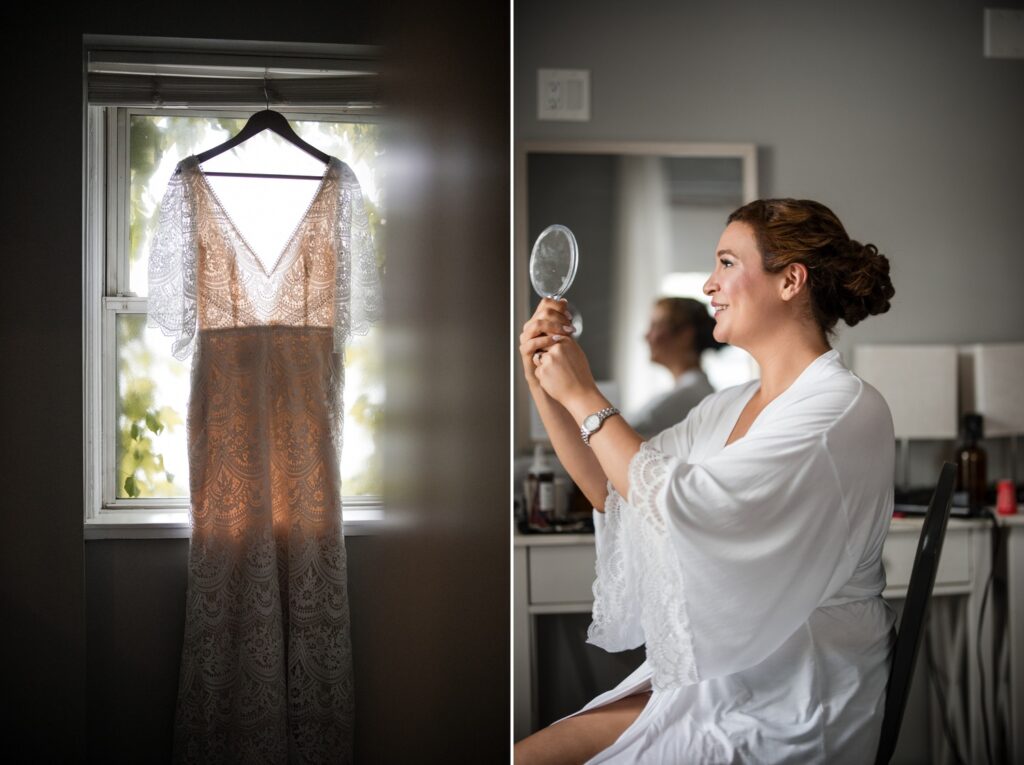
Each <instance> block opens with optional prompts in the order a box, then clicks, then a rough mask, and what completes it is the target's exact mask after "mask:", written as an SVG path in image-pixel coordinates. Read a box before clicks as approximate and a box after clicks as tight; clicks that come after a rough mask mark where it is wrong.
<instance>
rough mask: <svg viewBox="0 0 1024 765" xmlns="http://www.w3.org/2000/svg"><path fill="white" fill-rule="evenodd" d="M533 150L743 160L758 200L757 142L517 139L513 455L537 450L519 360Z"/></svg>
mask: <svg viewBox="0 0 1024 765" xmlns="http://www.w3.org/2000/svg"><path fill="white" fill-rule="evenodd" d="M529 154H616V155H623V154H625V155H629V154H633V155H657V156H660V157H735V158H738V159H740V160H741V161H742V163H743V203H744V204H746V203H747V202H753V201H754V200H755V199H757V198H758V177H757V145H756V144H753V143H689V142H679V143H677V142H657V141H651V142H647V141H517V142H516V145H515V154H514V167H513V184H514V185H513V190H514V198H513V211H512V214H513V224H512V228H513V235H512V238H513V251H512V290H513V300H512V324H513V332H512V338H513V344H512V345H513V347H512V368H513V384H512V391H513V400H512V403H513V407H514V417H513V423H512V424H513V456H515V455H518V454H523V453H526V452H528V451H530V450H531V449H532V448H533V441H532V439H531V438H530V394H529V391H528V390H527V388H526V381H525V380H524V379H523V371H522V362H521V361H520V360H519V330H520V329H521V328H522V326H523V324H524V323H525V322H526V320H527V319H528V318H529V315H528V311H529V307H530V290H531V287H530V275H529V272H528V271H529V263H530V247H531V243H530V242H527V241H526V239H527V220H526V211H527V210H528V209H529V208H528V194H527V184H528V182H529V179H528V178H527V174H526V166H527V161H526V160H527V155H529Z"/></svg>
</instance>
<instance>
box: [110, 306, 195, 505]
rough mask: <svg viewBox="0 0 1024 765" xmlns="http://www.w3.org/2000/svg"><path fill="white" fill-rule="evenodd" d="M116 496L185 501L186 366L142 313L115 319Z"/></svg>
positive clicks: (186, 484) (187, 379) (186, 460)
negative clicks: (148, 323) (175, 356)
mask: <svg viewBox="0 0 1024 765" xmlns="http://www.w3.org/2000/svg"><path fill="white" fill-rule="evenodd" d="M116 333H117V435H116V438H117V452H116V461H115V467H116V470H117V492H116V494H115V496H117V497H118V498H134V497H187V496H188V452H187V449H186V440H185V413H186V408H185V406H186V403H187V401H188V389H189V383H190V379H189V367H188V365H187V364H184V363H182V362H180V361H178V360H177V359H175V358H174V357H173V356H172V355H171V346H170V342H169V340H168V338H166V337H164V336H163V333H162V332H161V331H160V330H159V329H147V328H146V316H145V314H138V313H135V314H132V313H121V314H118V315H117V329H116Z"/></svg>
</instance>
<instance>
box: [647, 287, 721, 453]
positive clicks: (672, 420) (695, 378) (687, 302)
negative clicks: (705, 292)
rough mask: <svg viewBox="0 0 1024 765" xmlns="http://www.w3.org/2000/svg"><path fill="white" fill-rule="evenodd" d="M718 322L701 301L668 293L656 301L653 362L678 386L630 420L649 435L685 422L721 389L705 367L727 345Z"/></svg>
mask: <svg viewBox="0 0 1024 765" xmlns="http://www.w3.org/2000/svg"><path fill="white" fill-rule="evenodd" d="M714 331H715V320H714V319H712V318H711V316H710V314H708V309H707V308H706V307H705V306H704V304H703V303H701V302H700V301H699V300H694V299H693V298H684V297H663V298H659V299H658V300H657V301H656V302H655V303H654V308H653V310H652V311H651V324H650V327H649V328H648V329H647V334H645V335H644V340H646V341H647V345H648V347H649V348H650V351H651V361H653V362H654V363H655V364H660V365H661V366H663V367H665V368H666V369H667V370H668V371H669V372H671V373H672V378H673V380H674V381H675V382H674V384H673V386H672V388H671V389H669V390H667V391H665V392H664V393H661V394H659V395H657V396H655V397H654V398H653V399H651V400H650V401H648V402H647V403H646V404H645V405H644V406H643V407H642V408H640V409H638V410H636V411H635V412H633V413H631V414H630V415H629V416H628V417H627V420H628V422H629V424H630V425H631V426H632V427H633V430H635V431H636V432H637V433H639V434H640V435H641V436H643V437H644V438H649V437H651V436H653V435H655V434H657V433H660V432H661V431H663V430H665V428H669V427H671V426H673V425H675V424H676V423H677V422H682V420H683V418H684V417H686V415H687V413H688V412H689V411H690V410H691V409H692V408H693V407H695V406H696V405H697V404H699V403H700V401H701V399H702V398H704V397H705V396H707V395H708V394H710V393H714V392H715V389H714V388H712V387H711V383H710V382H709V381H708V378H707V375H705V374H704V370H703V369H701V366H700V359H701V354H703V353H704V351H705V350H706V349H708V348H714V349H716V350H717V349H718V348H721V347H722V345H723V343H720V342H718V341H717V340H715V337H714V334H713V333H714Z"/></svg>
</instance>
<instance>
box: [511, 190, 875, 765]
mask: <svg viewBox="0 0 1024 765" xmlns="http://www.w3.org/2000/svg"><path fill="white" fill-rule="evenodd" d="M888 272H889V264H888V260H887V259H886V258H885V256H883V255H880V254H879V253H878V250H877V249H876V248H875V247H874V246H873V245H870V244H868V245H862V244H860V243H859V242H857V241H854V240H851V239H850V238H849V236H848V235H847V233H846V231H845V229H844V228H843V226H842V224H841V223H840V222H839V220H838V219H837V218H836V216H835V215H834V214H833V213H832V211H831V210H829V209H828V208H827V207H825V206H824V205H822V204H819V203H817V202H813V201H809V200H794V199H769V200H758V201H756V202H752V203H750V204H748V205H745V206H743V207H741V208H739V209H738V210H736V211H735V212H734V213H732V215H730V216H729V219H728V225H727V226H726V228H725V231H724V232H723V234H722V237H721V239H720V241H719V244H718V248H717V253H716V263H715V270H714V272H713V273H712V274H711V276H710V278H709V279H708V280H707V282H706V283H705V285H704V292H705V293H706V294H708V295H710V297H711V301H712V306H713V308H714V311H715V321H716V326H715V331H714V336H715V338H716V339H717V340H719V341H720V342H727V343H730V344H732V345H736V346H739V347H741V348H744V349H746V350H747V351H748V352H749V353H751V354H752V355H753V357H754V358H755V360H756V361H757V363H758V365H759V366H760V370H761V378H760V379H759V380H753V381H751V382H749V383H746V384H743V385H737V386H733V387H731V388H727V389H725V390H722V391H719V392H717V393H714V394H712V395H710V396H708V397H706V398H705V399H704V400H703V401H702V402H701V403H700V404H699V405H698V406H697V407H696V408H694V409H693V410H691V412H690V414H689V415H688V416H687V418H686V419H685V420H684V421H683V422H681V423H678V424H677V425H675V426H673V427H672V428H669V429H668V430H665V431H663V432H661V433H659V434H658V435H657V436H655V437H654V438H652V439H651V440H650V441H643V439H642V438H641V436H640V435H639V434H637V433H636V431H634V430H633V429H632V428H631V427H630V425H629V424H628V423H627V422H626V421H625V419H624V418H623V417H622V416H621V415H618V414H616V413H615V412H614V410H613V411H612V412H609V411H608V409H609V408H610V404H609V402H608V401H607V399H605V398H604V397H603V396H602V395H601V394H600V392H599V391H598V390H597V388H596V386H595V385H594V382H593V378H592V376H591V374H590V369H589V366H588V364H587V360H586V358H585V357H584V355H583V354H582V352H581V351H580V348H579V345H578V344H577V343H575V342H574V341H573V340H572V339H571V338H570V337H568V334H567V333H568V332H569V329H568V326H567V325H568V322H567V321H566V320H565V319H566V314H565V307H564V303H562V302H558V301H552V300H545V301H544V302H542V303H541V305H540V306H539V307H538V309H537V311H536V313H535V314H534V315H533V317H532V318H531V319H530V320H529V321H528V322H527V323H526V325H525V326H524V328H523V332H522V335H521V336H520V354H521V357H522V362H523V368H524V370H525V374H526V378H527V380H528V382H529V386H530V390H531V393H532V395H533V397H534V400H535V401H536V402H537V406H538V409H539V411H540V414H541V417H542V418H543V420H544V423H545V425H546V427H547V431H548V434H549V435H550V436H551V440H552V445H553V446H554V448H555V450H556V452H557V453H558V456H559V458H560V460H561V462H562V464H563V465H564V466H565V467H566V469H567V470H568V471H569V473H570V474H571V475H572V477H573V479H574V480H575V481H576V483H577V485H578V486H580V488H581V489H582V490H583V492H584V493H585V494H586V495H587V497H588V498H589V499H590V500H591V501H592V503H593V505H594V508H595V511H596V512H595V516H594V519H595V530H596V540H595V541H596V547H597V561H598V563H597V581H596V582H595V584H594V592H595V599H594V610H593V623H592V624H591V627H590V631H589V635H588V642H590V643H592V644H594V645H597V646H599V647H601V648H604V649H605V650H610V651H620V650H625V649H627V648H634V647H637V646H639V645H641V644H646V655H647V658H646V660H645V661H644V662H643V664H641V665H640V667H638V668H637V669H636V671H635V672H633V673H632V674H631V675H630V676H629V677H627V678H626V679H625V680H623V681H622V683H620V684H619V685H618V686H617V687H616V688H613V689H612V690H610V691H608V692H606V693H603V694H601V695H600V696H598V697H597V698H595V699H593V700H592V701H591V702H589V703H588V704H587V705H586V706H584V707H583V709H581V710H579V711H578V712H576V713H574V714H572V715H569V716H568V717H567V718H563V719H562V720H559V721H557V722H555V723H554V724H552V725H551V726H549V727H547V728H545V729H543V730H541V731H539V732H537V733H536V734H534V735H533V736H530V737H528V738H526V739H524V740H523V741H520V742H519V743H517V745H516V762H517V763H519V765H525V764H526V763H554V762H574V763H579V762H584V761H585V762H587V763H588V764H596V763H608V762H616V763H619V762H621V763H625V762H630V763H634V762H635V763H659V764H660V763H670V762H671V763H736V762H742V763H748V762H757V763H768V762H770V763H780V762H793V763H797V762H799V763H808V762H828V763H863V762H871V761H873V759H874V753H875V748H876V746H877V741H878V736H879V731H880V725H881V719H882V713H883V711H884V710H883V705H884V698H885V685H886V682H887V679H888V670H889V656H890V652H891V649H892V643H893V640H894V637H895V635H894V630H893V625H894V621H895V618H894V616H895V615H894V613H893V611H892V609H891V608H890V607H889V606H888V604H886V603H885V601H884V600H882V598H881V592H882V590H883V588H884V587H885V572H884V570H883V568H882V562H881V551H882V545H883V542H884V540H885V535H886V532H887V530H888V527H889V519H890V517H891V513H892V503H893V485H892V475H893V467H894V435H893V426H892V417H891V415H890V413H889V409H888V407H887V406H886V404H885V401H884V400H883V399H882V397H881V395H880V394H879V393H878V392H877V391H876V390H875V389H874V388H872V387H871V386H870V385H868V384H867V383H865V382H863V381H862V380H860V379H859V378H857V377H856V376H855V375H853V373H852V372H850V371H849V370H848V369H847V368H846V367H845V366H844V365H843V363H842V360H841V358H840V356H839V353H838V351H836V350H833V349H831V347H830V343H829V339H830V338H831V337H832V336H833V335H834V334H835V330H834V327H835V325H836V323H837V321H838V320H839V319H843V320H844V321H845V322H846V323H847V324H848V325H851V326H852V325H854V324H857V323H858V322H860V321H861V320H862V319H864V318H866V317H867V316H868V315H871V314H877V313H882V312H884V311H886V310H888V308H889V300H890V298H891V297H892V296H893V288H892V283H891V281H890V279H889V274H888ZM539 351H543V353H539ZM598 412H602V413H603V414H602V415H601V416H600V417H597V418H594V417H591V415H592V414H594V413H598ZM597 420H600V422H597ZM585 441H586V442H587V443H584V442H585Z"/></svg>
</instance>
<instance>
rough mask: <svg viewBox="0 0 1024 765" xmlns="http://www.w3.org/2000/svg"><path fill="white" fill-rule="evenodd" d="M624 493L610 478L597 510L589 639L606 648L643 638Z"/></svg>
mask: <svg viewBox="0 0 1024 765" xmlns="http://www.w3.org/2000/svg"><path fill="white" fill-rule="evenodd" d="M627 532H628V525H627V524H625V523H624V522H623V507H622V497H621V496H620V495H619V493H618V492H617V491H615V488H614V487H613V486H612V483H611V481H609V482H608V497H607V499H605V503H604V512H603V513H602V512H598V511H597V510H594V545H595V548H596V551H597V563H596V572H597V577H596V578H595V579H594V585H593V592H594V610H593V615H592V621H591V623H590V627H589V628H588V629H587V642H588V643H591V644H592V645H596V646H597V647H598V648H603V649H604V650H606V651H625V650H627V649H630V648H636V647H637V646H639V645H640V644H642V643H643V642H644V634H643V630H642V629H641V628H640V598H639V593H638V592H637V571H636V564H635V561H634V555H635V554H636V550H635V548H634V546H633V545H632V544H631V543H630V540H629V539H628V538H627Z"/></svg>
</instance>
